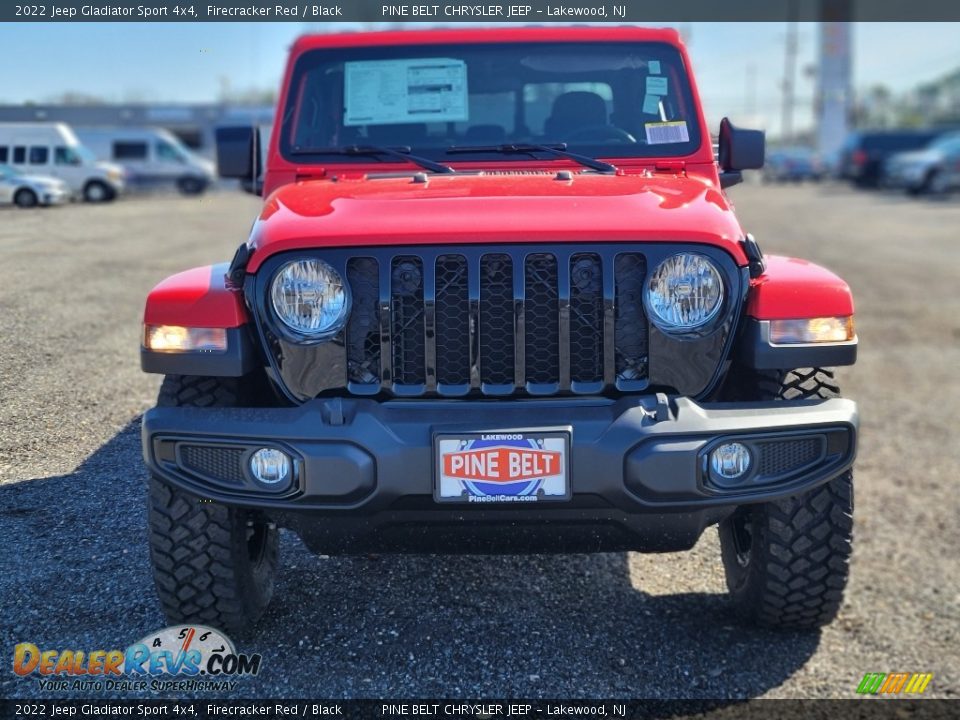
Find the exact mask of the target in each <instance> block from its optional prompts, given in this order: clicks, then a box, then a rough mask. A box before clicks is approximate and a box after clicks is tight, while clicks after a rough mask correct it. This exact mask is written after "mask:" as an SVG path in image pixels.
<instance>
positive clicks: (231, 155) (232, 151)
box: [217, 125, 262, 182]
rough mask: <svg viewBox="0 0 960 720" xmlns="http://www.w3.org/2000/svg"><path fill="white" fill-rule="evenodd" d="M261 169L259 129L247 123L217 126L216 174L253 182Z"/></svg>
mask: <svg viewBox="0 0 960 720" xmlns="http://www.w3.org/2000/svg"><path fill="white" fill-rule="evenodd" d="M261 169H262V163H261V161H260V129H259V128H255V127H250V126H249V125H243V126H237V127H220V128H217V174H218V175H219V176H220V177H222V178H233V179H236V180H246V181H249V182H254V181H255V180H256V179H257V178H258V177H259V176H260V171H261Z"/></svg>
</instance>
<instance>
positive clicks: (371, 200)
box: [247, 171, 746, 272]
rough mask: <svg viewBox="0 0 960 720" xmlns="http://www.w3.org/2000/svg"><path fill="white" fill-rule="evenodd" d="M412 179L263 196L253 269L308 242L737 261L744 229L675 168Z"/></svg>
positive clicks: (721, 199)
mask: <svg viewBox="0 0 960 720" xmlns="http://www.w3.org/2000/svg"><path fill="white" fill-rule="evenodd" d="M426 177H427V178H428V180H427V182H426V183H422V182H421V183H417V182H414V181H413V179H412V178H411V176H410V175H406V176H403V177H388V178H383V177H381V178H377V177H376V176H372V177H361V176H358V177H354V178H340V179H337V180H332V179H320V180H308V181H303V182H298V183H294V184H290V185H285V186H283V187H281V188H279V189H278V190H276V191H275V192H274V193H273V194H272V195H270V196H269V197H268V198H267V200H266V202H265V204H264V208H263V211H262V212H261V213H260V217H259V218H258V219H257V222H256V224H255V225H254V228H253V234H252V243H253V246H254V248H255V252H254V255H253V257H252V259H251V261H250V264H249V266H248V268H247V269H248V271H249V272H254V271H256V269H257V268H258V267H259V266H260V264H261V263H262V262H263V260H264V259H265V258H267V257H268V256H270V255H273V254H274V253H278V252H283V251H286V250H296V249H301V248H307V247H343V246H374V245H422V244H442V243H450V244H466V243H490V244H495V243H515V242H578V243H584V242H604V241H606V242H617V241H632V242H657V241H660V242H678V241H683V242H699V243H706V244H710V245H715V246H717V247H720V248H723V249H725V250H727V251H728V252H729V253H730V254H731V255H732V256H733V258H734V260H735V261H736V262H737V263H738V264H739V265H744V264H746V258H745V256H744V255H743V250H742V248H741V247H740V245H739V241H740V239H741V238H742V237H743V232H742V230H741V228H740V225H739V223H738V222H737V219H736V218H735V217H734V214H733V210H732V209H731V207H730V205H729V203H728V202H727V199H726V197H725V196H724V195H723V193H721V192H720V191H719V190H717V189H716V187H715V186H714V185H712V184H711V183H710V182H709V180H707V179H700V178H696V177H687V176H680V175H672V174H653V175H649V176H648V175H644V174H633V175H593V174H583V175H581V174H574V176H573V179H572V180H557V179H556V173H555V172H554V171H549V172H542V173H541V172H539V171H533V172H532V173H531V174H508V175H497V174H487V175H467V174H463V175H450V176H445V175H427V176H426Z"/></svg>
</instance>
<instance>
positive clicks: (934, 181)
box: [885, 132, 960, 195]
mask: <svg viewBox="0 0 960 720" xmlns="http://www.w3.org/2000/svg"><path fill="white" fill-rule="evenodd" d="M885 179H886V184H887V185H888V186H890V187H894V188H899V189H902V190H906V191H907V192H908V193H910V194H911V195H922V194H926V193H929V194H931V195H942V194H945V193H948V192H950V191H951V190H956V189H957V188H960V132H951V133H947V134H946V135H941V136H940V137H938V138H937V139H936V140H934V141H933V142H932V143H930V144H929V145H927V147H926V148H924V149H923V150H913V151H911V152H903V153H897V154H896V155H894V156H893V157H891V158H890V159H889V160H888V161H887V166H886V178H885Z"/></svg>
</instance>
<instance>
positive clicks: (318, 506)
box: [142, 27, 857, 629]
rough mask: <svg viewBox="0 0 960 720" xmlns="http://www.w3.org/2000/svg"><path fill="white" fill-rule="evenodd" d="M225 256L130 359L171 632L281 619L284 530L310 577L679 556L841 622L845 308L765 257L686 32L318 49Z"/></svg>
mask: <svg viewBox="0 0 960 720" xmlns="http://www.w3.org/2000/svg"><path fill="white" fill-rule="evenodd" d="M258 138H259V134H258V132H257V131H256V130H255V129H253V128H224V129H222V131H221V132H220V134H219V138H218V162H219V171H220V174H221V175H222V176H224V177H232V178H239V179H241V180H244V181H246V182H247V183H252V184H253V187H260V186H261V185H262V191H263V195H264V197H265V199H264V204H263V209H262V211H261V213H260V215H259V217H258V219H257V220H256V222H255V224H254V226H253V228H252V231H251V234H250V237H249V239H248V240H247V241H246V242H245V243H244V244H242V245H241V246H240V248H239V249H238V250H237V252H236V255H235V256H234V258H233V261H232V262H230V263H229V264H228V263H224V264H222V265H214V266H210V267H201V268H195V269H193V270H188V271H186V272H183V273H180V274H178V275H174V276H173V277H170V278H168V279H166V280H164V281H163V282H161V283H160V284H159V285H158V286H157V287H156V288H155V289H154V290H153V291H152V292H151V293H150V296H149V297H148V299H147V303H146V310H145V314H144V334H143V347H142V365H143V369H144V370H146V371H147V372H152V373H160V374H162V375H165V376H166V377H165V379H164V380H163V385H162V387H161V389H160V396H159V399H158V401H157V406H156V407H155V408H153V409H151V410H150V411H148V412H147V413H146V414H145V415H144V418H143V452H144V458H145V460H146V463H147V466H148V467H149V470H150V475H151V479H150V490H149V496H150V514H149V524H150V547H151V558H152V562H153V570H154V576H155V579H156V585H157V589H158V592H159V596H160V600H161V603H162V605H163V608H164V611H165V612H166V614H167V615H168V617H169V618H170V620H171V621H173V622H203V623H205V624H208V625H214V626H217V627H222V628H226V629H236V628H238V627H243V626H246V625H249V624H250V623H252V622H253V621H254V620H256V618H257V617H258V616H259V615H260V614H261V613H262V612H263V611H264V609H265V608H266V606H267V604H268V602H269V600H270V597H271V594H272V591H273V579H274V574H275V572H276V570H277V566H278V556H277V549H278V529H277V528H278V527H286V528H290V529H292V530H293V531H295V532H296V533H297V534H298V535H299V536H300V537H301V538H303V540H304V542H305V543H306V544H307V545H308V546H309V547H310V548H312V549H313V550H314V551H316V552H318V553H326V554H335V553H357V552H371V551H377V552H388V551H398V552H399V551H404V552H463V553H492V552H520V551H527V552H585V551H624V550H636V551H647V552H665V551H678V550H686V549H689V548H691V547H692V546H693V545H694V544H695V543H696V541H697V539H698V538H699V537H700V535H701V534H702V533H703V531H704V529H705V528H707V527H708V526H710V525H719V532H720V539H721V546H722V556H723V557H722V561H723V564H724V566H725V569H726V575H727V580H728V584H729V588H730V592H731V595H732V598H733V602H734V604H735V605H736V607H737V608H738V610H739V611H741V612H742V614H743V615H744V616H745V617H747V618H748V619H751V620H753V621H756V622H759V623H762V624H767V625H775V626H784V627H804V626H814V625H819V624H822V623H825V622H829V621H830V620H831V619H832V618H833V617H834V616H835V614H836V613H837V610H838V607H839V605H840V602H841V599H842V593H843V588H844V585H845V584H846V578H847V567H848V560H849V556H850V549H851V546H850V541H851V532H852V517H851V513H852V505H853V499H852V476H851V467H852V464H853V459H854V455H855V449H856V440H857V410H856V405H855V404H854V403H853V402H852V401H850V400H846V399H841V398H840V397H839V393H838V388H837V386H836V384H835V382H834V379H833V378H834V376H833V372H832V370H830V369H829V368H833V367H836V366H840V365H850V364H852V363H853V362H854V360H855V358H856V346H857V339H856V335H855V333H854V327H853V301H852V298H851V295H850V291H849V288H848V287H847V285H846V284H845V283H844V282H843V280H841V279H840V278H838V277H837V276H836V275H834V274H832V273H831V272H829V271H828V270H825V269H823V268H821V267H818V266H816V265H813V264H811V263H809V262H805V261H803V260H798V259H793V258H786V257H774V256H764V255H763V254H762V253H761V251H760V249H759V247H758V245H757V243H756V242H755V241H754V239H753V238H752V237H751V236H750V235H748V234H746V233H745V232H744V230H743V229H742V228H741V227H740V224H739V223H738V222H737V219H736V217H735V216H734V213H733V209H732V207H731V204H730V201H729V199H728V198H727V196H726V193H725V188H727V187H729V186H731V185H733V184H735V183H736V182H738V181H740V180H741V177H742V175H741V173H742V171H743V170H746V169H751V168H758V167H760V166H762V164H763V152H764V141H763V136H762V134H760V133H759V132H754V131H748V130H741V129H738V128H736V127H734V126H733V125H732V124H730V122H729V121H726V120H724V121H723V123H721V126H720V128H719V138H718V143H719V154H718V156H717V157H715V155H714V149H713V146H712V144H711V136H710V131H709V129H708V128H707V126H706V124H705V122H704V114H703V110H702V109H701V106H700V100H699V96H698V92H697V87H696V83H695V82H694V79H693V76H692V74H691V70H690V60H689V58H688V56H687V53H686V51H685V49H684V48H683V46H682V44H681V43H680V40H679V38H678V36H677V34H676V33H675V32H673V31H671V30H650V29H642V28H627V27H618V28H599V27H556V28H555V27H537V28H496V29H466V30H461V29H458V30H417V31H404V32H383V33H369V34H360V33H353V34H343V35H323V36H310V37H304V38H302V39H300V40H299V41H297V42H296V44H295V45H294V46H293V48H292V51H291V54H290V60H289V64H288V67H287V71H286V75H285V79H284V84H283V88H282V91H281V94H280V100H279V104H278V109H277V115H276V120H275V123H274V126H273V132H272V134H271V138H270V141H269V146H268V148H267V149H266V152H265V153H264V157H265V162H264V167H262V168H261V167H260V165H261V163H260V157H261V153H260V152H259V147H258V143H259V140H258Z"/></svg>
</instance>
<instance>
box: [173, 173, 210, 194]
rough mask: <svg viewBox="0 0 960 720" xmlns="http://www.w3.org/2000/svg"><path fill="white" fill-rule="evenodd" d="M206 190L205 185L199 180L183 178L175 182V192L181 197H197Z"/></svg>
mask: <svg viewBox="0 0 960 720" xmlns="http://www.w3.org/2000/svg"><path fill="white" fill-rule="evenodd" d="M206 188H207V183H206V182H205V181H204V180H201V179H200V178H195V177H183V178H180V179H179V180H177V190H179V191H180V193H181V194H183V195H199V194H200V193H202V192H203V191H204V190H206Z"/></svg>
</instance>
